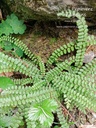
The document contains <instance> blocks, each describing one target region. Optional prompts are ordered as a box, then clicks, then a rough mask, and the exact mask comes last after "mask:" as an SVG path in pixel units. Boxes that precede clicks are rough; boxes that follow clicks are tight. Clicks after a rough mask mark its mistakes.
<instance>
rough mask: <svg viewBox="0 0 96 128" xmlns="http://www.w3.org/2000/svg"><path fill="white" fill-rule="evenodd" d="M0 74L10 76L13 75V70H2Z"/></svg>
mask: <svg viewBox="0 0 96 128" xmlns="http://www.w3.org/2000/svg"><path fill="white" fill-rule="evenodd" d="M0 76H6V77H10V76H13V72H2V73H0Z"/></svg>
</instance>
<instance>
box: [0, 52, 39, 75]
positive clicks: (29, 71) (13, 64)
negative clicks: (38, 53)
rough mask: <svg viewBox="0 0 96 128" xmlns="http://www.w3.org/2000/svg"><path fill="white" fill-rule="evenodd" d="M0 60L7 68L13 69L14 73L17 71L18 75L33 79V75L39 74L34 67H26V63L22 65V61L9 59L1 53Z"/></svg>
mask: <svg viewBox="0 0 96 128" xmlns="http://www.w3.org/2000/svg"><path fill="white" fill-rule="evenodd" d="M0 58H1V60H2V61H3V62H5V63H6V64H7V66H8V67H9V68H11V69H13V70H14V71H19V72H20V73H23V74H25V75H27V76H29V77H35V75H37V74H38V76H39V74H40V73H39V70H38V69H37V67H36V66H34V65H32V66H30V65H26V62H25V63H24V61H22V60H19V59H17V58H16V59H14V58H12V57H9V56H8V55H5V54H3V53H2V52H0Z"/></svg>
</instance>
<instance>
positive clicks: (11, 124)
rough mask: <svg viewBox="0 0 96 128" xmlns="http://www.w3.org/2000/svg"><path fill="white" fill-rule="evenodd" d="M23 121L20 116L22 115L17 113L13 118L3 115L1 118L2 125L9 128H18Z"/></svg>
mask: <svg viewBox="0 0 96 128" xmlns="http://www.w3.org/2000/svg"><path fill="white" fill-rule="evenodd" d="M22 120H23V117H22V116H21V115H20V113H18V112H16V113H15V114H14V115H12V116H8V115H7V116H6V115H3V116H1V117H0V124H1V122H2V125H3V126H4V128H5V127H7V128H18V127H19V126H20V124H21V122H22ZM0 126H1V125H0ZM3 126H1V128H3Z"/></svg>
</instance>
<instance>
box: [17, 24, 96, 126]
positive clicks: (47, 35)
mask: <svg viewBox="0 0 96 128" xmlns="http://www.w3.org/2000/svg"><path fill="white" fill-rule="evenodd" d="M29 28H30V29H29V30H27V32H26V33H25V34H24V35H22V36H19V38H20V39H21V40H22V41H23V42H24V43H25V44H26V45H27V46H28V48H29V49H30V50H31V51H32V52H33V53H34V54H36V55H38V56H40V57H41V58H42V60H43V62H44V63H46V61H47V58H48V57H49V56H50V55H51V53H52V52H53V51H54V50H55V49H57V48H59V47H60V46H62V45H63V44H66V43H69V42H72V41H74V40H75V39H76V38H77V35H78V29H77V28H75V27H74V28H55V27H50V26H46V25H45V26H44V25H41V24H39V25H38V24H37V23H35V24H34V25H33V26H29ZM89 33H90V34H93V35H95V36H96V30H91V31H89ZM89 51H93V52H94V54H95V55H96V46H95V45H94V46H91V47H88V50H87V51H86V52H89ZM72 54H73V53H72ZM72 54H71V55H72ZM68 56H70V55H65V56H64V57H62V58H61V59H65V58H67V57H68ZM68 111H69V110H68ZM69 113H70V115H71V116H72V118H73V120H74V121H73V122H75V125H71V126H70V128H96V113H95V112H92V111H88V110H87V113H86V114H83V113H82V112H80V111H79V110H78V109H77V108H74V109H72V110H70V111H69Z"/></svg>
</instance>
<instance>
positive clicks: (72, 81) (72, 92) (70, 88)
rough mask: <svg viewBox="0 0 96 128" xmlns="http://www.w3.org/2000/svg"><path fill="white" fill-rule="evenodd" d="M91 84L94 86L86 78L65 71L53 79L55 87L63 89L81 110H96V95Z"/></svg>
mask: <svg viewBox="0 0 96 128" xmlns="http://www.w3.org/2000/svg"><path fill="white" fill-rule="evenodd" d="M90 85H91V86H92V83H89V81H87V80H86V78H84V77H82V78H81V77H80V76H78V75H71V74H69V73H64V75H61V76H60V77H59V78H55V79H54V80H53V86H54V88H57V90H59V91H61V92H62V93H63V94H64V95H65V96H66V97H67V98H68V99H69V100H70V101H71V102H72V103H73V104H74V105H76V106H77V107H78V108H79V109H80V110H84V109H85V108H89V109H93V110H95V111H96V102H95V97H96V96H95V94H94V93H95V92H93V91H90V88H89V86H90ZM95 87H96V84H95Z"/></svg>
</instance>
